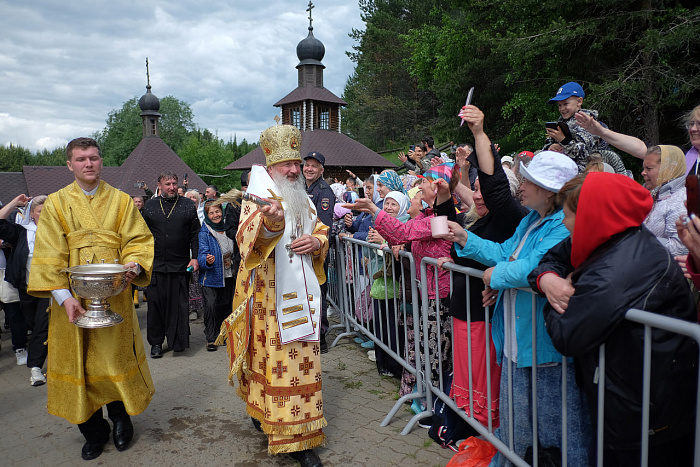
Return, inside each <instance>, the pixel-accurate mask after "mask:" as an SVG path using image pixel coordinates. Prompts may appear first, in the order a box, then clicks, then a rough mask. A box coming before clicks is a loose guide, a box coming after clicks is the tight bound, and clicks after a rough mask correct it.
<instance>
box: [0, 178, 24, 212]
mask: <svg viewBox="0 0 700 467" xmlns="http://www.w3.org/2000/svg"><path fill="white" fill-rule="evenodd" d="M22 193H24V194H27V183H26V182H25V181H24V174H23V173H22V172H0V201H2V204H3V205H4V204H7V203H9V202H10V201H12V200H13V199H15V198H16V197H17V195H21V194H22Z"/></svg>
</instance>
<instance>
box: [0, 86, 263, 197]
mask: <svg viewBox="0 0 700 467" xmlns="http://www.w3.org/2000/svg"><path fill="white" fill-rule="evenodd" d="M159 113H160V114H161V117H160V120H159V124H160V136H161V138H162V139H163V141H164V142H165V143H166V144H167V145H168V146H169V147H170V148H171V149H172V150H173V151H174V152H175V153H176V154H177V155H179V156H180V158H182V160H183V161H184V162H185V163H186V164H187V165H188V166H189V167H190V168H191V169H192V170H193V171H194V172H195V173H197V174H199V175H200V176H202V175H203V176H202V179H203V180H204V181H205V182H206V183H210V184H215V185H216V186H217V188H218V189H219V190H220V191H228V190H229V189H231V188H233V187H240V179H239V177H238V176H237V175H238V174H240V172H239V171H228V170H223V168H224V167H226V166H227V165H229V164H230V163H231V162H233V161H235V160H237V159H239V158H241V157H242V156H244V155H245V154H247V153H248V152H250V151H252V150H253V149H255V148H256V147H257V146H258V144H257V143H248V142H247V141H246V140H245V139H243V140H242V141H240V142H239V141H238V139H237V138H236V137H235V136H234V137H232V138H229V140H228V141H225V140H223V139H221V138H219V136H218V134H216V133H212V132H211V131H209V130H207V129H202V128H199V127H198V126H197V125H196V124H195V123H194V114H193V112H192V109H191V108H190V105H189V104H188V103H187V102H184V101H181V100H179V99H177V98H175V97H173V96H166V97H163V98H162V99H160V110H159ZM140 115H141V110H140V109H139V106H138V98H137V97H134V98H132V99H129V100H128V101H126V102H124V104H123V105H122V107H121V108H120V109H115V110H112V111H111V112H110V113H109V115H108V116H107V120H106V125H105V127H104V129H103V130H102V131H99V132H96V133H95V134H93V135H91V137H92V138H94V139H95V140H97V142H98V143H99V145H100V149H101V150H102V157H103V159H104V164H105V165H106V166H120V165H122V164H123V163H124V161H125V160H126V158H127V157H129V154H131V152H132V151H133V150H134V149H136V146H138V144H139V142H140V141H141V138H142V136H143V130H142V121H141V116H140ZM65 150H66V148H65V146H64V147H59V148H56V149H53V150H51V151H49V150H47V149H43V150H40V151H36V152H34V153H33V152H32V151H30V150H29V149H27V148H24V147H22V146H16V145H9V146H7V147H0V171H2V172H21V171H22V167H23V166H25V165H64V164H65V161H66V152H65ZM212 175H214V176H216V175H224V177H213V176H212Z"/></svg>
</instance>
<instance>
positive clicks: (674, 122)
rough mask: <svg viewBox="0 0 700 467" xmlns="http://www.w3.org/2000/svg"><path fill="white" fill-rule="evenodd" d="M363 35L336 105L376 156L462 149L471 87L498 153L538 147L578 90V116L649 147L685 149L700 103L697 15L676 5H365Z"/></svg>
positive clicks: (429, 0)
mask: <svg viewBox="0 0 700 467" xmlns="http://www.w3.org/2000/svg"><path fill="white" fill-rule="evenodd" d="M359 3H360V9H361V12H362V19H363V21H364V22H365V25H366V27H365V29H364V30H363V31H359V30H354V31H352V33H351V37H353V38H354V39H355V40H356V41H357V44H356V45H355V47H354V50H353V51H352V52H351V53H349V56H350V58H351V59H352V60H353V61H354V62H355V63H356V68H355V72H354V74H353V75H352V76H351V77H350V78H349V79H348V81H347V84H346V86H345V90H344V94H343V98H344V99H345V101H346V102H348V107H347V109H346V110H345V112H344V114H343V122H344V124H345V125H346V126H345V128H346V131H347V132H348V134H349V135H351V136H353V137H355V138H356V139H358V140H359V141H360V142H363V143H364V144H366V145H367V146H369V147H371V148H372V149H375V150H382V149H385V148H391V147H396V146H397V145H398V146H401V145H404V144H406V142H407V141H413V142H415V141H417V140H418V139H419V138H420V137H421V136H424V135H425V134H431V135H432V136H433V137H435V139H436V141H438V142H440V143H441V142H446V141H450V140H454V141H455V142H457V141H467V140H468V139H469V138H470V134H469V130H468V129H467V127H466V126H464V127H462V128H460V126H459V119H458V118H457V112H458V111H459V108H460V107H461V106H462V105H464V100H465V97H466V95H467V92H468V90H469V89H470V88H471V87H474V88H475V92H474V99H473V103H474V104H475V105H478V106H479V107H480V108H481V109H482V110H483V111H484V112H485V114H486V124H487V126H488V127H487V131H488V132H489V134H490V135H491V136H492V139H493V140H495V141H497V142H499V143H500V145H501V147H502V152H506V153H507V152H512V151H521V150H536V149H539V148H541V147H542V145H543V142H544V126H543V124H544V122H546V121H550V120H556V119H557V118H558V117H559V114H558V111H557V108H556V106H555V105H552V104H548V100H549V99H550V98H551V97H553V96H554V94H555V93H556V91H557V89H558V88H559V87H560V86H561V85H562V84H564V83H566V82H568V81H577V82H578V83H580V84H581V85H582V86H583V88H584V90H585V92H586V98H585V101H584V108H592V109H596V110H598V111H599V112H600V120H601V121H603V122H605V123H606V124H607V125H608V126H609V127H610V128H611V129H613V130H615V131H620V132H623V133H627V134H631V135H634V136H637V137H639V138H640V139H642V140H643V141H645V142H646V143H647V144H658V143H664V144H677V145H684V144H687V143H688V140H687V133H686V132H685V130H684V129H683V128H682V125H681V124H680V122H679V118H680V117H681V115H682V114H683V113H684V112H687V111H688V110H690V109H691V108H693V107H694V106H695V105H698V103H700V60H698V59H697V50H698V49H699V48H700V47H699V46H700V9H698V8H697V7H696V6H695V2H690V1H682V0H681V1H679V0H664V1H656V0H637V1H619V0H569V1H566V2H559V1H558V2H555V1H551V0H501V1H499V2H492V1H485V0H469V1H465V0H360V2H359Z"/></svg>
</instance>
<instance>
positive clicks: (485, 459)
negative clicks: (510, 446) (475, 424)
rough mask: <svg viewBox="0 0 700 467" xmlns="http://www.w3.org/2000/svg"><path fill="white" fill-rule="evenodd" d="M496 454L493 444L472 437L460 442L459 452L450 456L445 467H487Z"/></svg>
mask: <svg viewBox="0 0 700 467" xmlns="http://www.w3.org/2000/svg"><path fill="white" fill-rule="evenodd" d="M496 452H497V451H496V448H495V447H493V444H491V443H489V442H488V441H484V440H482V439H479V438H475V437H474V436H472V437H470V438H467V439H466V440H464V441H462V444H460V445H459V452H458V453H457V454H455V455H454V456H452V459H450V462H448V463H447V466H446V467H457V466H459V467H488V465H489V464H490V463H491V459H493V456H495V455H496Z"/></svg>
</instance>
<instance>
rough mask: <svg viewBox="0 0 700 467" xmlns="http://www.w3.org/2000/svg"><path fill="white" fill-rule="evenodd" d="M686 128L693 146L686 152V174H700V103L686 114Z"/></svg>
mask: <svg viewBox="0 0 700 467" xmlns="http://www.w3.org/2000/svg"><path fill="white" fill-rule="evenodd" d="M685 129H686V130H688V138H689V139H690V145H691V148H690V149H689V150H688V152H687V153H685V164H686V171H685V173H686V175H688V174H690V173H692V174H695V175H700V105H698V106H696V107H695V108H694V109H693V110H691V111H690V112H688V114H687V115H686V116H685Z"/></svg>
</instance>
